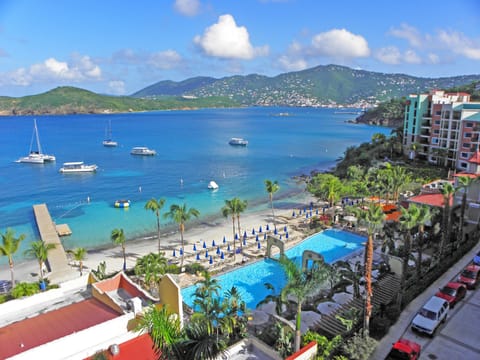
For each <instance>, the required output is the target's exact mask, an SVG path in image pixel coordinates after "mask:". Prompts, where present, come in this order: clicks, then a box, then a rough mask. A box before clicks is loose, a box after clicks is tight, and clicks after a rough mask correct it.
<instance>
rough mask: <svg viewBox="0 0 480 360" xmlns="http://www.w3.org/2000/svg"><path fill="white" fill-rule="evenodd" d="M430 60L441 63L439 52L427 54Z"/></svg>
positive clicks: (430, 61) (432, 62)
mask: <svg viewBox="0 0 480 360" xmlns="http://www.w3.org/2000/svg"><path fill="white" fill-rule="evenodd" d="M427 59H428V62H429V63H430V64H439V63H440V57H439V56H438V55H437V54H434V53H430V54H428V55H427Z"/></svg>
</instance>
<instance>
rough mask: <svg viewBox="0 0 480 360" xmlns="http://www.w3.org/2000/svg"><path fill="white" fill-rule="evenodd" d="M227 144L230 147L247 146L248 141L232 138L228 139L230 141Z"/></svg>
mask: <svg viewBox="0 0 480 360" xmlns="http://www.w3.org/2000/svg"><path fill="white" fill-rule="evenodd" d="M228 143H229V144H230V145H233V146H247V145H248V140H245V139H243V138H236V137H233V138H231V139H230V141H229V142H228Z"/></svg>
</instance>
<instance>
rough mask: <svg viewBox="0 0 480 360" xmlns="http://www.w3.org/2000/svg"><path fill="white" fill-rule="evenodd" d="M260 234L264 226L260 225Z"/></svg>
mask: <svg viewBox="0 0 480 360" xmlns="http://www.w3.org/2000/svg"><path fill="white" fill-rule="evenodd" d="M258 232H259V233H261V232H262V225H260V228H259V229H258Z"/></svg>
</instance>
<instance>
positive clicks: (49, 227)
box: [33, 204, 74, 282]
mask: <svg viewBox="0 0 480 360" xmlns="http://www.w3.org/2000/svg"><path fill="white" fill-rule="evenodd" d="M33 212H34V214H35V220H36V222H37V227H38V231H39V232H40V237H41V239H42V241H43V242H44V243H45V244H55V248H54V249H52V250H50V251H49V252H48V260H47V262H48V264H47V265H48V267H49V270H50V271H51V274H50V275H49V276H48V278H49V279H50V281H52V282H60V281H62V280H64V279H67V278H71V277H72V275H73V274H74V270H73V269H72V268H71V267H70V265H68V259H67V254H66V253H65V249H64V248H63V245H62V243H61V242H60V237H59V236H58V234H57V228H56V226H55V224H54V222H53V220H52V218H51V217H50V213H49V211H48V208H47V205H46V204H38V205H33Z"/></svg>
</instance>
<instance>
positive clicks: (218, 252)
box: [217, 246, 220, 254]
mask: <svg viewBox="0 0 480 360" xmlns="http://www.w3.org/2000/svg"><path fill="white" fill-rule="evenodd" d="M217 254H220V246H217Z"/></svg>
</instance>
